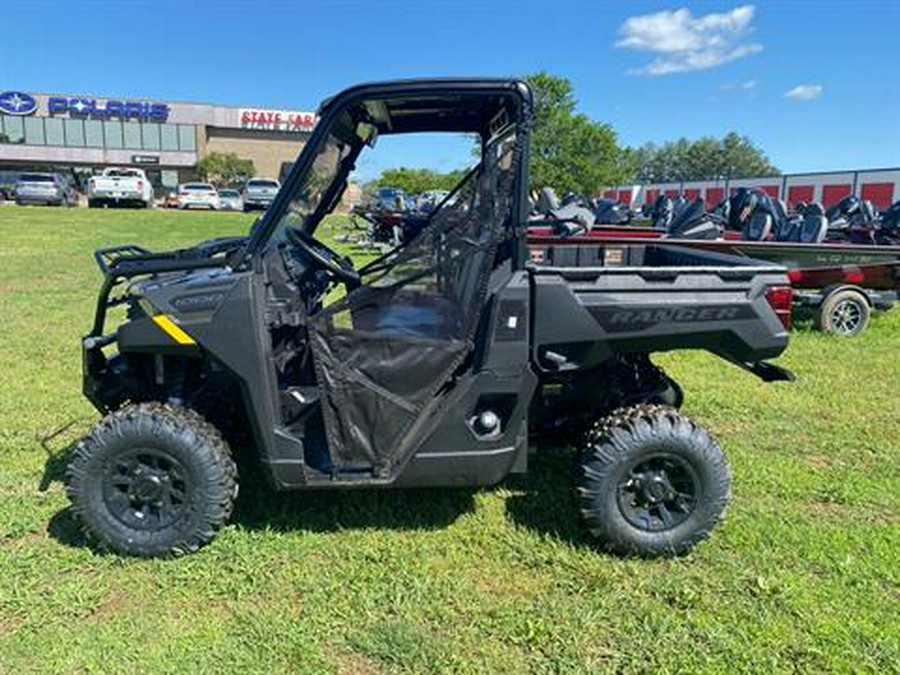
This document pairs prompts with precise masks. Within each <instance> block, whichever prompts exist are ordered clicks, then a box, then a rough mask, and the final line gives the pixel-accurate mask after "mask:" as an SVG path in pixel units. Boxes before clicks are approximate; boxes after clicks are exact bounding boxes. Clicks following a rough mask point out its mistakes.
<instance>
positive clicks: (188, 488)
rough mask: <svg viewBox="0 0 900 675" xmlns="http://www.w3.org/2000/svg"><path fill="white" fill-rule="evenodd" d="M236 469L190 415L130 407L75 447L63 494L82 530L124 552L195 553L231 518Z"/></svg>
mask: <svg viewBox="0 0 900 675" xmlns="http://www.w3.org/2000/svg"><path fill="white" fill-rule="evenodd" d="M237 491H238V484H237V468H236V467H235V464H234V462H233V461H232V459H231V454H230V452H229V448H228V445H227V444H226V442H225V440H224V439H223V438H222V435H221V434H220V433H219V432H218V430H217V429H216V428H215V427H213V426H212V425H211V424H209V423H208V422H207V421H206V420H205V419H203V417H201V416H200V415H199V414H197V413H196V412H194V411H192V410H188V409H185V408H180V407H176V406H172V405H166V404H161V403H141V404H139V405H129V406H127V407H125V408H122V409H121V410H118V411H116V412H114V413H112V414H110V415H107V416H106V417H105V418H104V419H102V420H101V421H100V422H98V423H97V424H96V425H95V426H94V428H93V429H92V430H91V432H90V433H89V434H88V435H87V436H86V437H85V438H84V439H83V440H82V441H81V442H80V443H79V444H78V446H77V448H76V449H75V453H74V455H73V457H72V460H71V462H70V463H69V466H68V469H67V471H66V492H67V493H68V496H69V499H70V500H71V501H72V511H73V513H74V515H75V517H76V519H77V520H78V521H79V523H80V524H81V526H82V528H83V529H84V531H85V532H86V533H87V534H88V535H89V536H91V537H93V538H94V539H96V540H97V541H98V542H99V544H100V545H101V547H103V548H107V549H112V550H114V551H118V552H119V553H125V554H129V555H136V556H143V557H152V556H169V555H177V554H182V553H190V552H193V551H196V550H197V549H199V548H200V547H201V546H203V545H204V544H206V543H208V542H209V541H210V540H211V539H212V538H213V537H214V536H215V535H216V532H217V530H219V528H221V527H222V525H223V524H224V523H225V522H226V521H227V520H228V518H229V517H230V516H231V512H232V509H233V506H234V500H235V498H236V497H237Z"/></svg>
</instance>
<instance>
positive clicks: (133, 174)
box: [106, 169, 140, 178]
mask: <svg viewBox="0 0 900 675" xmlns="http://www.w3.org/2000/svg"><path fill="white" fill-rule="evenodd" d="M106 175H107V176H112V177H113V178H137V177H139V176H140V174H139V173H138V172H137V171H135V170H133V169H111V170H109V171H107V172H106Z"/></svg>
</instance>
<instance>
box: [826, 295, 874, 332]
mask: <svg viewBox="0 0 900 675" xmlns="http://www.w3.org/2000/svg"><path fill="white" fill-rule="evenodd" d="M871 314H872V309H871V308H870V307H869V301H868V300H867V299H866V296H864V295H863V294H862V293H860V292H859V291H856V290H853V289H852V288H846V289H844V290H837V291H834V292H832V293H831V294H829V295H828V296H827V297H826V298H825V299H824V300H823V301H822V304H821V305H819V307H818V308H817V309H816V313H815V324H816V328H818V329H819V330H821V331H825V332H826V333H835V334H837V335H841V336H844V337H852V336H854V335H859V334H860V333H862V332H863V331H864V330H865V329H866V326H868V325H869V318H870V317H871Z"/></svg>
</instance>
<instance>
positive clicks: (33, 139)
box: [25, 117, 44, 145]
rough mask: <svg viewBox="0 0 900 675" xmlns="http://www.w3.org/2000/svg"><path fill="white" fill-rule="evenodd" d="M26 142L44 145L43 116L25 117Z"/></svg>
mask: <svg viewBox="0 0 900 675" xmlns="http://www.w3.org/2000/svg"><path fill="white" fill-rule="evenodd" d="M25 142H26V143H27V144H28V145H44V119H43V118H42V117H26V118H25Z"/></svg>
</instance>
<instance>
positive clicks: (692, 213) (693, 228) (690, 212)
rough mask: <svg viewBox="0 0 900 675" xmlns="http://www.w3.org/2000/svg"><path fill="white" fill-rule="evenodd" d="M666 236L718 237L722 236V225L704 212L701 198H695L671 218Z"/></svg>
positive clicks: (689, 237)
mask: <svg viewBox="0 0 900 675" xmlns="http://www.w3.org/2000/svg"><path fill="white" fill-rule="evenodd" d="M666 236H667V237H671V238H673V239H718V238H719V237H721V236H722V227H721V226H720V225H719V223H717V222H716V219H715V218H714V217H712V216H711V215H710V214H709V213H707V212H706V209H705V208H704V205H703V200H702V199H697V200H695V201H693V202H692V203H691V204H689V205H688V206H687V207H685V208H684V209H682V210H681V213H679V214H678V215H677V216H675V217H674V218H673V220H672V223H671V224H670V225H669V229H668V232H667V234H666Z"/></svg>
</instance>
